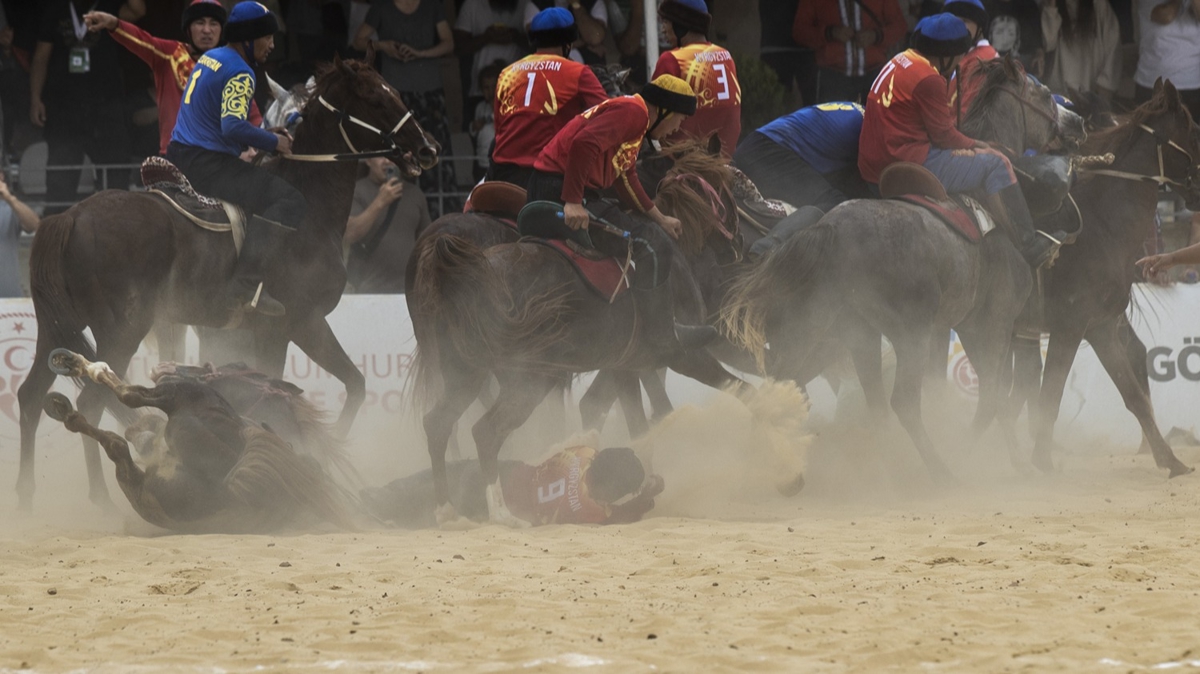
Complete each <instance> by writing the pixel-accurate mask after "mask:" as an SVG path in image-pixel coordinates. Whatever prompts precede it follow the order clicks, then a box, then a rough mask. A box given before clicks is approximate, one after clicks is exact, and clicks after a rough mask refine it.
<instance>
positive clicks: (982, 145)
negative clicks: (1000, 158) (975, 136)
mask: <svg viewBox="0 0 1200 674" xmlns="http://www.w3.org/2000/svg"><path fill="white" fill-rule="evenodd" d="M974 147H975V149H976V150H990V149H992V146H991V145H990V144H989V143H988V142H987V141H982V140H977V141H975V145H974Z"/></svg>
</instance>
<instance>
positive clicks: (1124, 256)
mask: <svg viewBox="0 0 1200 674" xmlns="http://www.w3.org/2000/svg"><path fill="white" fill-rule="evenodd" d="M1082 151H1083V153H1084V154H1085V155H1093V156H1101V155H1105V154H1107V153H1112V155H1113V156H1114V157H1115V159H1114V160H1113V162H1112V164H1111V165H1109V166H1106V167H1104V168H1101V169H1092V170H1090V171H1089V170H1085V171H1083V172H1082V173H1083V177H1082V179H1081V180H1079V181H1078V182H1077V183H1076V185H1075V186H1074V187H1073V188H1072V190H1071V195H1072V197H1074V200H1075V203H1077V204H1078V205H1079V211H1080V214H1081V215H1082V219H1083V231H1082V232H1081V233H1080V235H1079V238H1078V240H1077V241H1076V242H1075V244H1074V245H1072V246H1067V247H1064V248H1063V250H1062V254H1061V256H1060V258H1059V260H1058V262H1057V263H1056V264H1055V265H1054V267H1053V268H1051V269H1049V270H1047V271H1045V272H1043V284H1044V286H1045V300H1044V309H1043V310H1042V311H1041V312H1040V313H1041V317H1038V316H1037V314H1036V313H1032V314H1031V313H1030V312H1027V313H1026V314H1024V315H1023V316H1033V317H1034V319H1033V320H1031V321H1028V322H1027V323H1026V324H1023V325H1019V326H1018V329H1020V330H1022V331H1024V332H1031V333H1033V334H1041V333H1049V335H1050V347H1049V351H1048V352H1047V354H1046V365H1045V372H1044V373H1043V372H1042V367H1041V348H1040V347H1041V345H1040V340H1027V341H1025V342H1024V343H1023V346H1018V348H1016V349H1015V355H1016V370H1015V373H1016V374H1015V378H1016V379H1015V386H1014V390H1013V395H1012V396H1011V397H1010V398H1009V399H1008V400H1007V401H1006V402H1005V403H1004V405H1003V409H1002V410H1001V411H1000V417H1001V428H1002V431H1003V433H1004V436H1005V440H1006V442H1008V443H1009V445H1010V447H1011V446H1015V445H1016V443H1017V439H1016V433H1015V423H1016V417H1017V415H1018V414H1019V413H1020V411H1021V408H1022V407H1023V406H1024V404H1025V402H1026V401H1027V400H1028V401H1030V404H1031V412H1032V422H1033V429H1034V443H1035V444H1034V449H1033V464H1034V465H1035V466H1037V467H1038V468H1040V469H1042V470H1045V471H1049V470H1052V468H1053V464H1052V462H1051V449H1052V448H1053V447H1054V425H1055V422H1056V421H1057V420H1058V412H1059V406H1060V405H1061V403H1062V395H1063V388H1064V387H1065V385H1066V381H1067V375H1068V374H1069V373H1070V371H1071V365H1072V364H1073V363H1074V361H1075V355H1076V353H1077V352H1078V350H1079V345H1080V343H1081V342H1082V341H1083V340H1085V339H1086V340H1087V341H1088V343H1089V344H1090V345H1091V346H1092V349H1093V350H1094V351H1095V352H1096V356H1097V357H1098V358H1099V360H1100V363H1101V365H1103V367H1104V370H1105V371H1106V372H1107V373H1108V376H1109V377H1110V378H1112V381H1113V383H1114V384H1116V386H1117V389H1118V390H1119V391H1120V393H1121V397H1122V399H1123V400H1124V402H1125V406H1126V407H1127V408H1128V409H1129V411H1130V412H1132V413H1133V415H1134V416H1135V417H1137V420H1138V423H1139V424H1140V425H1141V429H1142V433H1143V436H1144V437H1145V438H1146V440H1147V441H1148V443H1149V445H1150V450H1151V453H1152V454H1153V455H1154V462H1155V464H1156V465H1157V466H1158V467H1159V468H1165V469H1167V470H1168V471H1169V473H1170V475H1171V477H1175V476H1176V475H1182V474H1185V473H1190V472H1191V471H1192V469H1191V468H1189V467H1188V466H1185V465H1184V464H1183V463H1182V462H1180V461H1179V459H1178V458H1176V456H1175V454H1174V453H1173V452H1172V451H1171V448H1170V446H1169V445H1167V443H1166V441H1165V440H1164V439H1163V436H1162V433H1161V432H1160V431H1159V429H1158V425H1157V423H1155V420H1154V409H1153V407H1152V405H1151V402H1150V383H1149V378H1148V376H1147V371H1146V347H1145V345H1144V344H1142V342H1141V340H1140V339H1138V337H1137V335H1136V334H1135V333H1134V332H1133V329H1132V328H1131V327H1130V325H1129V321H1128V320H1127V319H1126V316H1125V311H1126V309H1127V308H1128V307H1129V302H1130V296H1131V288H1132V286H1133V283H1134V281H1135V280H1137V269H1136V266H1135V264H1134V263H1135V262H1136V260H1137V259H1138V258H1139V257H1141V256H1142V255H1143V254H1144V251H1143V248H1142V246H1143V242H1144V241H1145V240H1146V237H1147V235H1148V234H1149V233H1150V232H1151V231H1152V227H1153V226H1154V213H1155V209H1156V207H1157V201H1158V189H1159V185H1160V184H1170V185H1171V186H1172V189H1175V190H1177V191H1179V192H1181V193H1182V194H1183V196H1184V197H1185V198H1186V199H1187V202H1188V206H1189V208H1192V209H1193V210H1195V209H1200V182H1198V181H1197V176H1198V172H1200V169H1198V167H1197V163H1196V162H1197V160H1200V142H1198V139H1197V129H1196V127H1195V125H1194V124H1193V120H1192V118H1191V116H1190V115H1189V113H1188V110H1187V108H1186V107H1185V106H1184V105H1183V104H1182V103H1181V102H1180V99H1179V93H1178V92H1177V91H1176V90H1175V87H1174V86H1173V85H1172V84H1171V83H1169V82H1167V83H1165V84H1164V83H1163V82H1161V81H1160V82H1158V83H1156V84H1155V87H1154V97H1153V98H1152V99H1151V100H1150V101H1149V102H1147V103H1145V104H1143V105H1142V106H1141V107H1139V108H1137V109H1136V110H1135V111H1134V112H1133V114H1132V115H1131V116H1130V117H1129V118H1128V119H1127V120H1125V121H1124V123H1122V124H1121V125H1119V126H1117V127H1116V128H1113V129H1109V130H1107V131H1104V132H1101V133H1098V134H1094V135H1093V136H1092V138H1091V139H1090V140H1089V141H1088V142H1087V143H1086V144H1085V145H1084V147H1083V150H1082ZM1037 318H1041V320H1037ZM1018 344H1021V343H1020V342H1018ZM1039 379H1040V382H1041V393H1040V398H1038V397H1036V396H1035V392H1036V391H1037V390H1038V383H1039ZM1035 399H1036V401H1037V402H1036V404H1035V403H1034V402H1033V401H1034V400H1035ZM986 420H990V418H988V419H986Z"/></svg>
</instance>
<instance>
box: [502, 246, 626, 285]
mask: <svg viewBox="0 0 1200 674" xmlns="http://www.w3.org/2000/svg"><path fill="white" fill-rule="evenodd" d="M522 240H523V241H529V242H531V243H540V244H542V245H544V246H548V247H550V248H552V249H553V250H555V251H558V253H559V254H560V255H562V256H563V257H565V258H566V259H567V262H570V263H571V266H573V267H575V271H577V272H578V273H579V275H580V276H581V277H583V280H584V281H586V282H587V285H588V286H589V287H590V288H591V289H592V290H594V291H596V293H597V294H599V295H600V296H601V297H603V298H604V299H605V300H610V301H611V300H613V299H616V298H617V297H618V296H620V295H621V294H622V293H624V292H625V291H626V290H628V289H629V281H628V280H627V279H626V278H625V275H624V273H623V272H622V271H621V265H620V263H618V262H617V261H616V260H615V259H613V258H611V257H601V258H592V257H588V256H587V255H585V254H583V253H582V252H580V251H579V250H577V249H576V248H575V247H573V246H572V244H570V243H568V242H567V241H562V240H561V239H539V238H536V237H532V236H531V237H527V238H525V239H522Z"/></svg>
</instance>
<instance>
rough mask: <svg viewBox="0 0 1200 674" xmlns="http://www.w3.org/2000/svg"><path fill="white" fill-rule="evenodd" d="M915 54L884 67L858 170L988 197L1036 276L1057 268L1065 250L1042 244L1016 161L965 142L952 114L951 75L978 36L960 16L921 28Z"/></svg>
mask: <svg viewBox="0 0 1200 674" xmlns="http://www.w3.org/2000/svg"><path fill="white" fill-rule="evenodd" d="M912 45H913V46H912V47H911V48H910V49H908V50H906V51H904V52H901V53H900V54H897V55H896V56H895V57H893V58H892V60H891V61H889V62H888V64H887V65H885V66H884V67H883V70H882V71H880V73H879V76H878V77H876V78H875V83H874V84H872V85H871V90H870V92H869V94H868V96H867V105H866V111H865V114H864V116H863V130H862V135H861V136H860V138H859V155H858V168H859V170H860V171H862V177H863V179H865V180H866V181H867V182H869V183H872V184H878V183H879V176H880V174H881V173H882V172H883V169H885V168H887V167H888V165H890V164H893V163H895V162H899V161H908V162H913V163H916V164H921V165H923V166H924V167H925V168H927V169H929V170H930V171H931V172H932V173H933V174H934V175H935V176H937V177H938V179H939V180H941V181H942V185H944V186H945V188H946V190H947V191H950V192H965V191H968V190H975V189H983V190H984V191H985V192H986V193H987V195H988V197H987V199H988V205H989V209H990V210H991V211H992V212H993V213H996V214H998V215H1007V217H1006V218H1005V217H1001V218H1000V220H1001V222H1004V223H1005V224H1007V225H1008V227H1009V230H1010V231H1009V234H1010V236H1012V237H1013V239H1014V241H1015V242H1016V244H1017V248H1018V249H1019V250H1020V251H1021V254H1022V255H1023V256H1024V257H1025V260H1026V261H1027V262H1029V265H1030V266H1031V267H1033V268H1034V269H1036V268H1038V267H1041V266H1042V265H1043V264H1045V263H1046V262H1048V261H1049V260H1051V259H1052V258H1053V256H1054V253H1055V252H1056V251H1057V249H1058V246H1059V242H1058V241H1056V240H1055V239H1053V238H1052V237H1050V236H1049V235H1044V234H1043V235H1041V236H1039V234H1040V233H1039V232H1037V231H1036V230H1035V229H1034V227H1033V218H1032V217H1031V216H1030V214H1029V207H1028V206H1027V205H1026V203H1025V197H1024V195H1023V194H1021V187H1020V185H1018V184H1017V179H1016V175H1015V174H1014V173H1013V168H1012V164H1011V163H1009V161H1008V158H1007V157H1005V156H1004V155H1002V154H1000V153H999V152H997V151H995V150H993V149H991V148H990V147H989V146H988V145H987V143H984V142H981V141H977V140H974V139H971V138H968V137H967V136H965V135H963V134H962V133H960V132H959V131H958V129H956V128H955V126H954V119H953V117H952V115H951V112H950V107H949V100H948V99H949V96H948V94H947V88H946V79H945V78H946V75H947V74H948V73H950V72H951V71H952V70H953V69H954V66H955V64H956V63H957V62H958V59H959V57H961V56H962V55H963V54H965V53H966V52H967V50H968V49H970V46H971V35H970V33H969V32H968V31H967V27H966V25H964V24H963V22H962V20H961V19H959V18H958V17H956V16H954V15H952V14H946V13H941V14H935V15H933V16H928V17H926V18H924V19H921V21H920V22H919V23H918V24H917V27H916V30H915V31H914V32H913V37H912Z"/></svg>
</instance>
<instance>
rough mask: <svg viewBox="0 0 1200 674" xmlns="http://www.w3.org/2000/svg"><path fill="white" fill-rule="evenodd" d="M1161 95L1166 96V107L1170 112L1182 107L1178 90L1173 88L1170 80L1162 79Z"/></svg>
mask: <svg viewBox="0 0 1200 674" xmlns="http://www.w3.org/2000/svg"><path fill="white" fill-rule="evenodd" d="M1162 88H1163V95H1165V96H1166V97H1167V109H1168V110H1170V111H1171V112H1176V111H1178V110H1179V108H1181V107H1183V102H1182V101H1181V100H1179V91H1178V90H1177V89H1175V85H1174V84H1172V83H1171V80H1163V85H1162Z"/></svg>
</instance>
